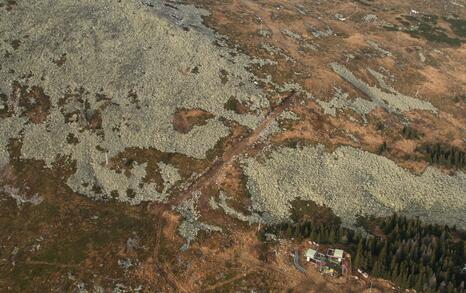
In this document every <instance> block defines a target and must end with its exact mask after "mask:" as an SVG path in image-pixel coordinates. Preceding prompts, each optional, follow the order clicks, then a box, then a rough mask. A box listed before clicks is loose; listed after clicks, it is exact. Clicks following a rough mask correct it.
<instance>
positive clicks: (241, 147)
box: [170, 91, 298, 205]
mask: <svg viewBox="0 0 466 293" xmlns="http://www.w3.org/2000/svg"><path fill="white" fill-rule="evenodd" d="M297 97H298V95H297V94H296V92H294V91H293V92H291V93H289V94H288V95H286V96H285V97H283V98H282V99H281V102H280V103H279V104H278V105H277V106H275V107H272V108H271V109H270V111H269V112H268V113H267V115H266V116H265V118H264V120H263V121H262V122H261V123H260V125H259V126H258V127H257V128H256V129H255V130H254V131H252V132H251V134H250V135H248V136H246V137H244V138H243V139H242V140H241V141H239V142H238V143H236V144H233V145H232V146H231V147H230V148H228V149H226V150H225V151H224V152H223V155H222V156H221V157H219V158H217V159H216V160H215V161H214V162H213V164H212V165H211V166H210V167H209V168H208V169H207V170H206V171H205V172H204V173H202V174H201V175H200V176H199V177H198V178H197V180H196V181H194V182H193V183H192V184H191V185H190V186H188V187H187V188H186V189H185V190H184V191H183V192H182V193H181V194H180V195H178V196H176V197H173V199H172V201H171V202H170V203H171V204H174V205H176V204H178V203H180V202H182V201H183V200H185V199H186V198H188V197H190V196H192V195H193V194H194V192H196V191H202V190H204V189H205V188H207V187H208V186H210V185H211V184H215V183H217V181H218V179H219V178H222V176H223V175H224V174H225V171H226V169H227V167H228V166H229V165H230V164H231V163H233V162H234V161H235V160H236V158H238V156H240V155H241V154H244V153H245V152H246V151H247V150H249V149H250V148H251V147H252V146H254V145H255V144H256V142H258V140H259V139H260V137H261V134H262V132H263V131H264V130H265V129H267V127H269V126H270V125H271V123H272V122H273V121H275V119H276V118H277V117H278V116H279V115H280V114H281V113H282V112H283V111H284V110H286V109H288V108H289V107H290V106H292V105H293V104H295V103H296V102H297V100H298V99H297Z"/></svg>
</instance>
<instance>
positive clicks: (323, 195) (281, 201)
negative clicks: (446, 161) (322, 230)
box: [243, 146, 466, 228]
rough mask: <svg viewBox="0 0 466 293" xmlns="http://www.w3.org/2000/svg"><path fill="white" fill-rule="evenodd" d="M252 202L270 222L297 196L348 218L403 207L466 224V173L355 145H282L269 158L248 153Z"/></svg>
mask: <svg viewBox="0 0 466 293" xmlns="http://www.w3.org/2000/svg"><path fill="white" fill-rule="evenodd" d="M243 168H244V172H245V174H246V175H247V177H248V183H247V188H248V190H249V192H250V194H251V195H252V207H253V210H255V211H260V212H263V214H261V215H263V218H264V219H265V220H266V221H268V222H279V221H282V220H287V219H288V217H289V216H290V211H289V210H290V208H291V206H290V202H291V201H292V200H293V199H295V198H298V197H300V198H302V199H304V200H306V199H307V200H313V201H314V202H316V203H317V204H320V205H326V206H328V207H330V208H331V209H332V210H333V211H334V213H335V214H336V215H337V216H340V217H341V218H342V220H343V223H344V224H346V225H353V224H354V223H355V220H356V217H357V216H358V215H377V216H386V215H390V214H391V213H393V212H402V213H403V214H406V215H408V216H419V217H420V218H422V219H423V220H425V221H428V222H437V223H445V224H451V225H457V226H458V227H461V228H465V227H466V219H465V218H464V215H465V214H466V175H465V174H464V173H463V172H461V171H458V172H457V173H456V174H455V175H454V176H449V175H446V174H443V173H442V172H440V171H439V170H437V169H435V168H433V167H429V168H427V170H426V171H425V172H424V173H423V174H421V175H415V174H412V173H410V172H409V171H406V170H404V169H403V168H401V167H399V166H397V165H396V164H395V163H394V162H393V161H391V160H389V159H387V158H385V157H382V156H378V155H375V154H372V153H369V152H366V151H362V150H358V149H355V148H352V147H340V148H338V149H337V150H336V151H335V152H333V153H327V152H326V151H325V150H324V148H323V146H307V147H304V148H302V149H292V148H280V149H278V150H276V151H274V152H272V153H270V155H269V156H267V157H266V158H262V159H261V160H258V159H256V158H245V159H243Z"/></svg>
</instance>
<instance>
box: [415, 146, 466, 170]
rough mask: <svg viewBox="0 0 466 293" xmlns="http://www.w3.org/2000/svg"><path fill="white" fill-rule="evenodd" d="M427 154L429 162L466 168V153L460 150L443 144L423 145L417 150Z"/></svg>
mask: <svg viewBox="0 0 466 293" xmlns="http://www.w3.org/2000/svg"><path fill="white" fill-rule="evenodd" d="M417 150H418V151H420V152H422V153H425V154H426V158H427V161H429V162H430V163H432V164H438V165H445V166H447V167H456V168H464V167H466V153H465V152H464V151H462V150H460V149H458V148H455V147H452V146H446V145H442V144H439V143H437V144H435V145H423V146H421V147H419V148H418V149H417Z"/></svg>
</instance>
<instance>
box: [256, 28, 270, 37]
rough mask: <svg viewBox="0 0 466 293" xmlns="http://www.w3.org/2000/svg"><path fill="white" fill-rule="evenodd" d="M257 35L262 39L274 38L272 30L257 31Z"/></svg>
mask: <svg viewBox="0 0 466 293" xmlns="http://www.w3.org/2000/svg"><path fill="white" fill-rule="evenodd" d="M257 34H258V35H259V36H261V37H264V38H270V37H272V32H271V31H270V30H267V29H260V30H258V31H257Z"/></svg>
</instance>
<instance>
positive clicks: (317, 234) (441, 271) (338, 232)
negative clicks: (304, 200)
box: [260, 214, 466, 292]
mask: <svg viewBox="0 0 466 293" xmlns="http://www.w3.org/2000/svg"><path fill="white" fill-rule="evenodd" d="M367 223H370V227H369V226H367V227H366V228H367V230H369V232H371V231H377V233H376V234H377V236H374V235H372V234H361V233H356V232H354V231H353V230H351V229H346V228H342V227H341V226H340V225H338V224H335V223H331V224H329V225H326V224H325V223H324V224H319V225H314V224H313V223H312V222H311V221H306V222H297V223H295V224H290V223H283V224H279V225H274V226H267V227H263V228H262V229H261V232H260V237H263V238H265V234H266V233H271V234H275V235H277V236H278V237H281V238H295V239H298V240H301V239H310V240H313V241H316V242H318V243H322V244H325V243H327V244H332V245H338V246H341V247H342V248H344V249H345V250H347V251H349V252H350V253H351V255H352V257H353V265H354V267H356V268H362V269H364V270H366V271H367V272H369V273H370V274H371V275H372V276H375V277H382V278H384V279H388V280H391V281H393V282H395V283H396V284H397V285H398V286H400V287H402V288H415V289H416V290H418V291H421V292H464V286H465V279H466V274H464V273H463V272H462V268H463V266H464V264H465V263H466V257H465V254H466V252H465V250H466V247H465V240H466V235H465V232H464V231H458V230H457V229H456V228H455V227H448V226H440V225H427V224H423V223H422V222H421V221H420V220H419V219H407V218H406V217H402V216H398V215H396V214H394V215H393V216H392V217H389V218H371V219H370V221H367Z"/></svg>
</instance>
